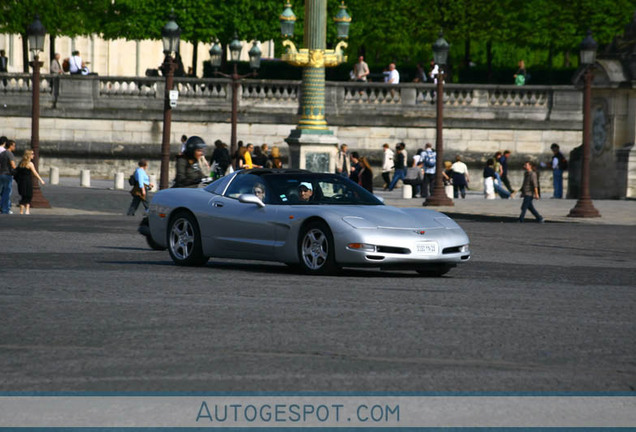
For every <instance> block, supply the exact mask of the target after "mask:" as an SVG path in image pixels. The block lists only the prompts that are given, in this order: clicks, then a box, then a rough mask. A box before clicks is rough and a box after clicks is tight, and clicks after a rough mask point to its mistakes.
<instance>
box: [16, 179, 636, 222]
mask: <svg viewBox="0 0 636 432" xmlns="http://www.w3.org/2000/svg"><path fill="white" fill-rule="evenodd" d="M126 186H127V185H126ZM42 190H43V193H44V196H45V197H46V198H47V199H48V200H49V201H50V202H51V205H52V208H51V209H33V210H32V213H33V214H41V215H46V214H50V215H82V214H103V215H108V214H111V215H112V214H116V215H121V214H124V213H125V212H126V209H127V208H128V205H129V204H130V199H131V198H130V195H129V194H128V191H127V190H123V191H122V190H114V182H113V180H94V179H93V180H92V181H91V187H90V188H84V187H80V186H79V179H78V178H68V177H63V178H60V184H59V185H55V186H52V185H45V186H44V187H43V189H42ZM14 194H15V192H14ZM376 194H377V195H378V196H380V197H382V198H383V199H384V200H385V202H386V204H388V205H392V206H396V207H420V206H421V205H422V202H423V199H422V198H412V199H404V198H402V190H401V189H399V188H396V189H395V190H393V191H391V192H388V191H382V190H377V191H376ZM17 201H18V197H17V196H15V197H14V199H13V202H14V203H16V202H17ZM575 204H576V200H568V199H541V200H539V201H537V202H536V204H535V207H536V208H537V210H538V211H539V213H541V214H542V215H543V217H544V218H545V220H546V221H547V222H559V223H584V224H601V225H636V200H633V199H627V200H594V206H595V207H596V209H598V210H599V212H600V213H601V217H600V218H571V217H568V216H567V215H568V213H569V212H570V209H572V208H573V207H574V206H575ZM520 206H521V199H519V198H516V199H508V200H503V199H499V198H498V199H495V200H486V199H484V198H483V195H482V193H481V191H469V192H468V194H467V196H466V199H456V200H454V206H452V207H435V209H436V210H439V211H441V212H443V213H446V214H448V215H450V216H452V217H457V218H461V219H474V220H488V221H493V222H515V221H516V219H517V217H518V216H519V209H520ZM140 209H141V207H140ZM13 211H14V212H15V213H17V209H16V208H15V207H14V208H13ZM137 213H138V215H139V214H141V210H140V211H138V212H137ZM526 221H527V222H528V223H532V222H533V217H532V215H530V214H528V215H527V218H526Z"/></svg>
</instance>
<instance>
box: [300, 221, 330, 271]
mask: <svg viewBox="0 0 636 432" xmlns="http://www.w3.org/2000/svg"><path fill="white" fill-rule="evenodd" d="M333 244H334V242H333V235H332V234H331V230H330V229H329V227H328V226H327V224H325V223H324V222H320V221H315V222H311V223H309V224H307V226H305V228H304V229H303V230H302V231H301V233H300V237H299V241H298V258H299V261H300V268H301V270H302V271H303V272H304V273H307V274H316V275H318V274H331V273H334V272H335V271H336V270H337V266H336V259H335V251H334V246H333Z"/></svg>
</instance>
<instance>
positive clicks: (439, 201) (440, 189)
mask: <svg viewBox="0 0 636 432" xmlns="http://www.w3.org/2000/svg"><path fill="white" fill-rule="evenodd" d="M422 205H424V206H426V207H429V206H431V207H453V206H454V205H455V203H454V202H453V200H452V199H450V198H449V197H448V195H446V191H445V190H444V186H443V185H435V187H434V188H433V195H431V196H430V197H428V198H426V201H424V203H423V204H422Z"/></svg>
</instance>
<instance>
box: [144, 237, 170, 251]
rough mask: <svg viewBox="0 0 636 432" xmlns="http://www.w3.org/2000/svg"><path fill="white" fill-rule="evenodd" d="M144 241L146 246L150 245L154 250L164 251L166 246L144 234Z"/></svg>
mask: <svg viewBox="0 0 636 432" xmlns="http://www.w3.org/2000/svg"><path fill="white" fill-rule="evenodd" d="M146 243H148V246H150V248H151V249H153V250H156V251H165V250H166V248H165V247H163V246H161V245H160V244H159V243H157V242H156V241H155V240H154V239H153V238H152V236H151V235H147V236H146Z"/></svg>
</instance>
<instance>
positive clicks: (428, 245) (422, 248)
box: [417, 242, 437, 255]
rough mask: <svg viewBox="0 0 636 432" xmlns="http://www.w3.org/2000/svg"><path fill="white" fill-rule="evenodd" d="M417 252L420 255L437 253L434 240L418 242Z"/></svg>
mask: <svg viewBox="0 0 636 432" xmlns="http://www.w3.org/2000/svg"><path fill="white" fill-rule="evenodd" d="M417 253H418V254H420V255H437V243H436V242H418V243H417Z"/></svg>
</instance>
